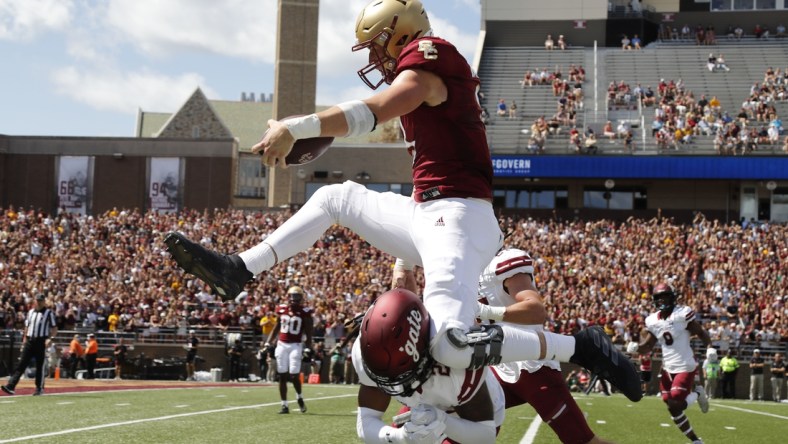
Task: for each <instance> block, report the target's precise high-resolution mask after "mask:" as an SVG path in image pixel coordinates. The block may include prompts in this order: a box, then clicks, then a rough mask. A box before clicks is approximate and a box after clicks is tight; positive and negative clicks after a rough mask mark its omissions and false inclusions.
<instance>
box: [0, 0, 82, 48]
mask: <svg viewBox="0 0 788 444" xmlns="http://www.w3.org/2000/svg"><path fill="white" fill-rule="evenodd" d="M73 10H74V1H73V0H0V40H12V41H14V40H15V41H26V40H31V39H33V38H34V37H36V36H37V35H39V34H41V33H44V32H46V31H50V30H60V29H64V28H66V27H67V26H68V25H69V24H70V22H71V18H72V14H73Z"/></svg>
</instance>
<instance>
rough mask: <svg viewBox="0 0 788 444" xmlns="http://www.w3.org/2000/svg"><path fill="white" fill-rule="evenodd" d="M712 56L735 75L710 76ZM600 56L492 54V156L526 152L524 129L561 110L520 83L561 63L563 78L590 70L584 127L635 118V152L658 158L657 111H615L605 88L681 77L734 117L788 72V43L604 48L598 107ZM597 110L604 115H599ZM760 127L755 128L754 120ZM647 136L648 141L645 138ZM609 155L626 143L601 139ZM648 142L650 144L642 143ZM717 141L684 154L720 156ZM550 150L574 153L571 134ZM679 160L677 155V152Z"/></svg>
mask: <svg viewBox="0 0 788 444" xmlns="http://www.w3.org/2000/svg"><path fill="white" fill-rule="evenodd" d="M709 53H714V54H715V55H719V54H720V53H722V54H723V55H724V56H725V60H726V64H727V66H728V67H729V68H730V71H728V72H718V71H715V72H710V71H709V70H708V69H707V67H706V62H707V59H708V55H709ZM593 60H594V57H593V50H592V49H590V48H570V49H568V50H566V51H559V50H553V51H546V50H545V49H544V48H541V47H503V48H485V49H484V51H483V53H482V57H481V62H480V65H479V75H480V78H481V79H482V88H481V91H482V92H483V93H484V96H485V103H484V104H483V105H484V106H485V107H486V109H487V111H488V112H489V114H490V118H489V124H488V127H487V128H488V138H489V142H490V147H491V150H492V151H493V152H494V153H496V154H522V153H525V152H526V146H527V143H528V138H529V134H528V133H527V132H523V131H522V130H527V129H529V128H530V125H531V123H533V121H534V119H536V118H537V117H539V116H541V115H544V116H546V117H549V116H551V115H552V114H553V113H555V111H556V98H555V97H554V96H553V93H552V89H551V88H550V86H546V85H545V86H531V87H525V88H522V87H521V84H520V82H521V81H522V78H523V74H524V73H525V71H526V70H534V69H536V68H541V67H548V68H549V69H550V70H554V69H555V67H556V65H557V66H559V67H560V68H561V71H562V72H563V73H566V70H567V68H568V66H569V65H570V64H575V65H583V67H584V68H585V71H586V82H585V84H584V91H585V108H584V110H579V111H578V115H577V127H578V128H583V126H584V125H586V124H587V125H591V126H592V127H593V128H594V129H595V130H597V133H598V134H599V131H598V130H600V129H601V127H602V125H603V124H604V122H605V121H606V120H612V121H614V122H615V121H617V120H619V119H628V120H630V121H631V122H633V123H635V125H634V127H633V129H634V130H635V147H636V153H651V154H653V153H656V152H657V147H656V143H655V141H654V139H653V138H652V137H651V130H650V128H651V126H650V123H651V121H652V119H653V115H654V114H653V109H652V108H644V109H642V116H643V121H644V123H645V124H644V125H643V126H642V127H640V126H639V125H637V123H638V122H639V121H640V120H641V110H640V109H639V108H638V107H637V105H636V104H635V105H634V106H630V107H616V106H612V107H610V108H611V109H608V108H609V107H608V104H607V103H606V100H605V98H606V94H605V93H606V89H607V85H608V84H609V82H611V81H616V82H618V81H621V80H623V81H624V82H626V83H629V84H630V85H631V86H632V87H634V86H635V85H636V84H638V83H640V84H641V85H642V86H643V87H644V88H645V87H646V86H647V85H651V86H652V87H653V89H654V91H655V92H656V89H657V88H656V87H657V84H658V82H659V80H660V79H662V78H664V79H665V80H674V81H677V80H678V79H681V80H682V81H683V82H684V85H685V88H686V89H688V90H691V91H692V92H693V94H694V96H695V98H696V100H697V99H700V96H701V95H702V94H705V95H706V96H707V98H709V99H710V98H711V97H712V96H717V98H718V99H719V100H720V102H721V104H722V109H723V110H725V111H728V112H729V113H730V114H731V115H732V116H735V115H736V114H737V113H738V112H739V109H740V107H741V104H742V102H743V101H744V100H745V99H746V98H747V97H748V96H749V91H750V87H751V86H752V84H753V83H755V82H762V81H763V77H764V73H765V71H766V69H767V68H768V67H769V66H772V67H773V68H775V69H777V68H785V61H786V60H788V41H786V40H774V39H772V40H770V41H765V42H764V41H750V40H747V41H733V42H732V41H728V40H726V39H725V38H724V37H723V38H722V39H721V40H720V41H719V43H718V44H717V45H712V46H696V45H694V44H693V43H688V42H673V41H668V42H657V43H652V44H650V45H648V47H646V48H644V49H642V50H640V51H624V50H621V49H619V48H600V49H599V51H598V72H597V73H596V75H597V79H596V80H597V82H598V83H597V86H598V97H597V103H594V96H593V85H594V80H595V79H594V75H595V73H594V66H593ZM501 98H503V99H505V100H506V102H507V104H509V103H511V102H512V100H514V101H516V102H517V106H518V109H517V111H518V118H517V119H509V118H508V117H501V116H497V115H496V105H497V102H498V100H499V99H501ZM595 107H596V108H597V109H598V110H599V112H597V113H594V112H593V110H594V109H595ZM775 108H776V109H777V112H778V115H780V116H781V117H782V118H783V119H785V118H786V116H788V102H785V101H784V102H778V103H776V104H775ZM753 123H756V122H753ZM644 134H645V138H644V137H643V135H644ZM599 140H600V143H599V148H600V152H602V153H605V152H606V153H611V154H620V153H623V152H624V151H623V146H622V145H621V144H620V142H619V143H618V144H616V145H612V144H609V142H608V141H607V140H603V139H602V138H599ZM644 140H645V143H643V141H644ZM713 140H714V138H713V136H699V137H697V138H696V139H695V141H694V142H693V143H692V144H689V145H682V146H681V147H680V150H679V151H678V154H714V153H716V151H715V150H714V143H713ZM780 150H781V145H779V144H778V145H773V146H761V147H759V149H758V151H756V153H755V154H777V153H779V152H780ZM545 151H546V152H547V153H552V154H564V153H569V152H571V151H570V150H569V149H568V135H567V131H564V132H563V134H561V135H559V136H548V138H547V143H546V145H545ZM671 153H673V154H676V153H677V152H673V151H672V152H671Z"/></svg>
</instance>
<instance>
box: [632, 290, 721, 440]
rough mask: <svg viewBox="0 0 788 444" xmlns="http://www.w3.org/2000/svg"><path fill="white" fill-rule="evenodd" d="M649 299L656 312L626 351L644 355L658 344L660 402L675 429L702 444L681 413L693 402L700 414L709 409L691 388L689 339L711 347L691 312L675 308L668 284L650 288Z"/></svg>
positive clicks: (693, 371)
mask: <svg viewBox="0 0 788 444" xmlns="http://www.w3.org/2000/svg"><path fill="white" fill-rule="evenodd" d="M652 298H653V299H654V305H655V306H656V307H657V310H658V311H657V312H656V313H652V314H651V315H649V317H647V318H646V330H645V331H644V333H645V334H644V335H643V337H642V340H641V342H640V344H638V343H636V342H630V343H629V344H628V345H627V352H628V353H640V354H643V353H648V352H649V351H651V349H652V348H653V347H654V346H655V345H656V344H657V341H659V344H660V346H662V371H661V373H660V379H659V387H660V390H661V391H662V400H663V401H664V402H665V404H667V405H668V411H669V412H670V414H671V416H672V417H673V422H674V423H675V424H676V426H678V428H679V430H681V432H682V433H684V435H686V436H687V438H689V439H690V440H692V442H694V443H702V442H703V441H702V440H701V439H700V438H698V436H697V435H696V434H695V432H694V431H693V430H692V426H691V425H690V423H689V419H687V416H686V415H685V414H684V410H686V409H687V407H688V406H689V405H690V404H692V403H693V402H695V401H696V400H697V401H698V405H699V406H700V409H701V411H702V412H703V413H706V412H707V411H708V410H709V401H708V398H706V392H705V391H704V389H703V386H701V385H697V386H695V388H694V389H693V385H695V377H696V375H697V373H698V362H697V361H696V360H695V354H694V353H693V351H692V347H691V346H690V336H692V335H694V336H697V337H698V338H699V339H700V340H701V341H703V344H704V345H706V347H709V346H710V345H711V338H710V337H709V334H708V333H707V332H706V330H704V329H703V327H701V325H700V323H699V322H698V321H696V320H695V311H694V310H692V309H691V308H690V307H687V306H685V305H676V299H677V295H676V292H675V291H674V290H673V288H672V287H671V286H670V285H668V284H665V283H660V284H658V285H657V286H656V287H654V291H653V292H652Z"/></svg>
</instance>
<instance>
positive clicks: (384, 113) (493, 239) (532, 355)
mask: <svg viewBox="0 0 788 444" xmlns="http://www.w3.org/2000/svg"><path fill="white" fill-rule="evenodd" d="M356 39H357V44H356V45H355V46H354V47H353V50H354V51H357V50H367V51H369V64H368V65H367V66H365V67H364V68H362V69H361V70H360V71H359V72H358V73H359V75H360V76H361V78H362V79H363V80H364V82H365V83H366V84H367V85H369V86H370V87H372V88H373V89H374V88H377V87H378V86H380V85H381V84H383V83H387V84H389V87H388V88H386V89H384V90H382V91H380V92H378V93H376V94H374V95H373V96H371V97H369V98H367V99H366V100H363V101H361V100H355V101H350V102H345V103H340V104H339V105H336V106H333V107H331V108H329V109H327V110H325V111H321V112H320V113H317V114H310V115H308V116H303V117H296V118H290V119H286V120H284V121H281V122H279V121H275V120H269V121H268V127H269V129H268V131H267V132H266V134H265V136H264V137H263V139H262V140H261V141H260V142H259V143H257V144H256V145H255V146H254V147H253V148H252V150H253V151H254V152H256V153H262V156H263V162H264V163H265V164H266V165H268V166H270V167H273V166H283V167H285V166H286V165H285V160H284V159H285V157H286V156H287V154H288V153H289V152H290V151H291V150H292V147H293V143H294V142H295V140H297V139H303V138H311V137H318V136H321V137H324V136H333V137H344V136H358V135H363V134H366V133H369V132H370V131H372V130H373V129H374V128H375V126H376V125H377V123H379V122H385V121H388V120H391V119H394V118H399V119H400V122H401V125H402V127H403V129H404V133H405V140H406V143H407V144H408V146H409V150H410V151H411V153H412V159H411V160H412V163H413V185H414V192H413V196H412V197H409V196H402V195H398V194H394V193H379V192H375V191H371V190H368V189H367V188H366V187H364V186H363V185H360V184H357V183H354V182H351V181H347V182H345V183H342V184H335V185H329V186H325V187H322V188H320V189H319V190H318V191H317V192H315V194H314V195H313V196H312V198H311V199H309V201H307V202H306V204H305V205H304V206H303V207H302V208H301V210H299V211H298V212H297V213H296V214H295V215H293V217H291V218H290V219H289V220H288V221H287V222H285V223H284V224H283V225H282V226H280V227H279V228H278V229H277V230H276V231H274V232H273V233H271V234H270V235H269V236H268V237H266V238H265V240H263V241H262V242H261V243H259V244H258V245H256V246H254V247H252V248H251V249H249V250H246V251H243V252H241V253H240V254H233V255H220V254H217V253H215V252H212V251H209V250H207V249H205V248H204V247H203V246H201V245H200V244H198V243H194V242H192V241H190V240H189V239H187V238H186V237H185V236H183V235H182V234H180V233H175V232H173V233H170V234H168V235H167V237H166V238H165V243H166V244H167V247H168V249H169V251H170V253H171V254H172V255H173V258H174V259H175V260H176V261H177V262H178V264H179V265H180V266H181V267H182V268H183V269H184V270H186V271H187V272H190V273H193V274H195V275H196V276H198V277H199V278H201V279H203V280H204V281H206V282H207V283H208V284H209V285H211V287H212V288H213V289H214V290H215V291H217V292H218V293H219V294H221V295H222V297H224V298H232V297H235V295H237V294H238V293H239V292H240V291H241V289H243V286H244V284H245V283H246V282H247V281H248V280H250V279H252V278H253V276H254V275H258V274H260V273H263V272H264V271H266V270H269V269H271V267H273V266H274V265H276V264H278V263H280V262H282V261H284V260H286V259H287V258H290V257H292V256H294V255H295V254H297V253H299V252H301V251H304V250H306V249H308V248H309V247H311V246H312V245H313V244H314V242H315V241H316V240H317V239H319V238H320V236H322V235H323V233H324V232H325V231H326V230H327V229H328V228H330V227H331V226H332V225H334V224H339V225H342V226H344V227H346V228H349V229H351V230H352V231H354V232H355V233H356V234H358V235H360V236H361V237H362V238H364V239H365V240H366V241H368V242H369V243H370V244H371V245H373V246H374V247H376V248H378V249H380V250H382V251H384V252H386V253H389V254H391V255H393V256H395V257H397V258H401V259H402V261H401V262H399V267H400V268H404V269H407V268H412V266H413V265H421V266H423V267H424V273H425V280H426V287H425V290H424V305H425V306H426V307H427V310H428V311H429V312H430V316H431V323H432V327H431V328H432V329H433V334H431V335H430V353H431V354H432V356H433V357H434V358H435V359H436V360H437V361H438V362H439V363H441V364H443V365H445V366H447V367H451V368H468V367H475V368H478V367H482V366H485V365H488V364H495V363H498V362H501V361H502V360H503V361H504V362H506V361H519V360H524V359H557V360H560V361H571V362H575V363H578V364H580V365H582V366H584V367H586V368H590V369H594V370H595V371H596V372H597V373H600V372H601V373H604V374H605V375H606V378H607V379H609V380H610V381H611V382H613V383H614V384H615V385H616V386H618V387H619V388H620V389H621V390H622V391H623V392H624V393H626V394H627V396H629V397H630V399H632V400H634V401H637V400H639V399H640V398H641V392H640V383H639V377H638V374H637V371H636V369H635V367H634V366H633V365H632V363H631V362H630V361H629V360H628V359H627V358H626V357H625V356H624V355H623V354H621V353H620V352H618V350H616V349H615V348H614V347H612V346H611V344H609V339H607V337H606V336H605V335H604V334H603V333H600V332H599V331H598V330H593V329H587V330H583V331H582V332H580V333H578V334H577V335H575V336H574V337H572V336H562V335H555V334H551V333H548V332H533V331H523V330H518V329H509V330H506V328H501V327H499V326H496V325H493V326H490V327H485V328H484V329H482V330H480V331H472V332H471V331H469V329H470V327H471V326H472V325H473V324H474V320H475V315H476V283H477V279H478V276H479V274H480V273H481V271H482V269H483V268H484V267H485V266H486V265H487V263H488V262H489V261H490V260H491V259H492V258H493V256H494V255H495V253H496V251H498V249H499V247H500V246H501V244H502V241H503V235H502V233H501V230H500V228H499V226H498V221H497V218H496V217H495V213H494V211H493V207H492V162H491V159H490V152H489V147H488V145H487V138H486V133H485V126H484V123H483V122H482V119H481V107H480V105H479V102H478V96H477V92H478V88H479V79H478V77H476V75H475V74H474V73H473V72H472V70H471V68H470V66H469V65H468V62H467V61H466V60H465V58H463V56H462V55H461V54H460V53H459V52H458V51H457V48H455V47H454V46H453V45H452V44H451V43H449V42H447V41H445V40H443V39H440V38H438V37H434V36H432V29H431V26H430V22H429V19H428V18H427V13H426V12H425V10H424V8H423V6H422V4H421V2H420V1H418V0H376V1H374V2H372V3H370V4H368V5H367V6H366V7H365V8H364V10H363V11H362V12H361V13H360V15H359V17H358V19H357V22H356ZM375 74H378V75H379V76H380V77H379V78H378V79H373V76H374V75H375ZM403 157H404V156H403ZM403 160H404V159H403ZM504 337H505V340H504Z"/></svg>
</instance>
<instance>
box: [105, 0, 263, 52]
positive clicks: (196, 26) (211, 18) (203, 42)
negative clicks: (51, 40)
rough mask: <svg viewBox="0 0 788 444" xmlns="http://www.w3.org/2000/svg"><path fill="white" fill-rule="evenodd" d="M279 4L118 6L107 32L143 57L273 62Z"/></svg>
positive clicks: (194, 1) (127, 1) (199, 0)
mask: <svg viewBox="0 0 788 444" xmlns="http://www.w3.org/2000/svg"><path fill="white" fill-rule="evenodd" d="M276 8H277V6H276V1H275V0H257V1H249V0H223V1H215V0H166V1H161V0H116V1H112V2H111V3H109V5H108V8H107V15H106V26H107V27H108V28H110V29H113V30H115V31H116V32H118V33H121V34H122V35H124V36H125V38H127V39H128V41H129V43H130V44H132V45H134V46H135V47H137V48H138V49H139V50H140V51H141V52H143V53H144V54H148V55H152V56H156V57H166V56H167V55H169V54H173V53H176V52H183V51H193V52H197V53H199V52H209V53H213V54H219V55H223V56H230V57H241V58H245V59H249V60H253V61H262V62H269V63H270V62H273V60H274V57H275V41H276V31H275V30H276V15H277V10H276Z"/></svg>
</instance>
